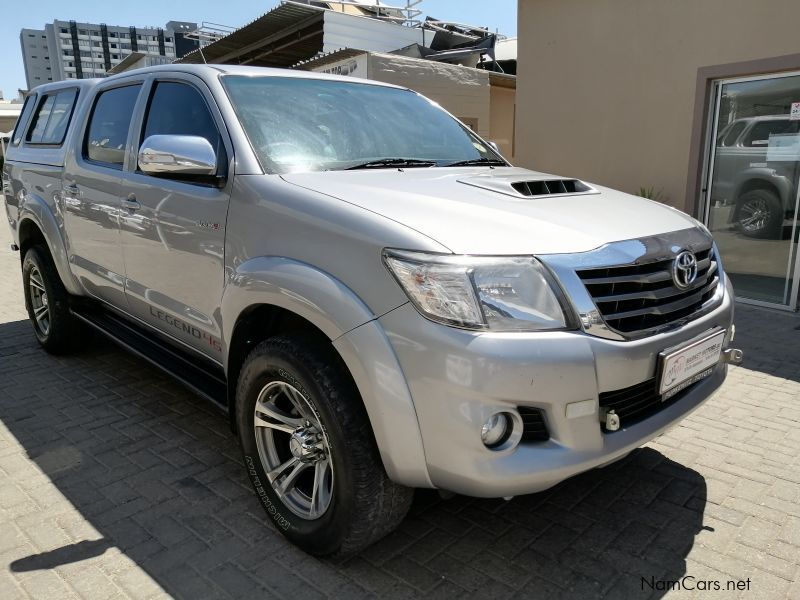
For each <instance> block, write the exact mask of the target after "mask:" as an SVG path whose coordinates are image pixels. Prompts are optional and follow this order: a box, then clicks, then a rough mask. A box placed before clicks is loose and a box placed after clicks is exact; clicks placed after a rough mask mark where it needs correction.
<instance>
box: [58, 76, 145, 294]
mask: <svg viewBox="0 0 800 600" xmlns="http://www.w3.org/2000/svg"><path fill="white" fill-rule="evenodd" d="M141 89H142V84H141V82H134V83H126V84H124V85H120V86H117V87H113V88H109V89H107V90H103V91H100V92H99V94H98V95H97V97H96V98H95V100H94V104H93V107H92V111H91V113H90V115H89V120H88V122H87V123H86V124H85V127H84V129H83V131H82V135H80V136H77V138H78V140H77V142H76V147H75V151H74V152H70V153H68V158H67V163H66V166H65V169H64V181H63V191H62V197H63V206H64V220H65V224H66V228H65V229H66V232H67V234H68V236H69V250H70V257H69V258H70V262H71V263H72V269H73V272H74V273H75V275H76V276H77V277H78V279H79V280H80V281H81V283H82V284H83V286H84V288H85V289H86V290H87V291H88V292H89V293H90V294H93V295H94V296H96V297H98V298H101V299H102V300H105V301H107V302H110V303H111V304H113V305H114V306H116V307H118V308H122V309H124V308H125V296H124V292H123V286H124V273H125V267H124V265H123V261H122V249H121V248H120V232H119V218H120V183H121V176H122V168H123V163H124V162H125V155H126V149H127V147H128V134H129V130H130V128H131V118H132V115H133V111H134V107H135V106H136V101H137V97H138V95H139V92H140V91H141Z"/></svg>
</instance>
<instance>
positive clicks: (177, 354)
mask: <svg viewBox="0 0 800 600" xmlns="http://www.w3.org/2000/svg"><path fill="white" fill-rule="evenodd" d="M72 314H73V315H75V317H77V318H78V319H80V320H81V321H83V322H84V323H86V324H87V325H89V326H90V327H92V328H94V329H96V330H97V331H99V332H100V333H102V334H103V335H105V336H107V337H109V338H111V340H112V341H114V342H116V343H117V344H119V345H120V346H122V347H123V348H125V349H126V350H129V351H130V352H133V353H134V354H136V355H138V356H140V357H141V358H143V359H145V360H146V361H148V362H149V363H151V364H152V365H154V366H156V367H158V368H159V369H161V370H162V371H164V372H165V373H167V374H168V375H171V376H172V377H173V378H175V379H177V380H178V381H179V382H180V383H182V384H183V385H185V386H186V387H188V388H189V389H190V390H192V391H193V392H195V393H197V394H199V395H201V396H203V397H204V398H206V399H207V400H211V402H212V403H213V404H214V405H215V406H217V407H218V408H221V409H223V410H227V407H228V402H227V385H226V383H225V373H224V372H223V370H222V367H220V366H219V365H217V364H214V363H213V362H211V361H207V360H203V359H202V358H201V357H197V356H193V355H191V354H190V353H189V352H183V351H181V350H180V349H178V348H176V347H174V346H172V345H171V344H168V343H166V342H161V341H160V340H159V339H158V336H157V335H154V333H153V332H150V331H147V330H145V329H144V328H142V327H139V326H137V325H135V324H134V323H132V322H131V321H129V320H127V319H125V318H123V317H121V316H118V315H117V314H115V313H113V312H111V311H110V310H106V309H104V308H102V307H99V306H74V307H72Z"/></svg>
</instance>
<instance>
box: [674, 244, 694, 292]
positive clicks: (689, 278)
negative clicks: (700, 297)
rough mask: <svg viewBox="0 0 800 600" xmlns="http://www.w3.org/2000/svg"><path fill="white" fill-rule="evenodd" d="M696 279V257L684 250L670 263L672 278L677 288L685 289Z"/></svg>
mask: <svg viewBox="0 0 800 600" xmlns="http://www.w3.org/2000/svg"><path fill="white" fill-rule="evenodd" d="M695 279H697V257H696V256H695V255H694V254H692V253H691V252H689V251H688V250H684V251H683V252H681V253H680V254H678V256H676V257H675V260H674V261H673V263H672V280H673V281H674V282H675V285H676V286H677V287H678V289H681V290H685V289H687V288H688V287H689V286H690V285H692V284H693V283H694V282H695Z"/></svg>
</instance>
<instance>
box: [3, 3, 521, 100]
mask: <svg viewBox="0 0 800 600" xmlns="http://www.w3.org/2000/svg"><path fill="white" fill-rule="evenodd" d="M386 3H387V4H391V5H395V6H399V5H402V4H404V0H388V1H387V2H386ZM277 4H278V2H277V1H276V0H266V1H264V2H253V1H252V0H249V1H248V0H222V1H220V0H192V2H175V3H173V2H165V1H164V0H137V1H136V2H109V1H108V0H78V1H74V2H63V0H35V1H33V2H21V3H15V4H14V6H15V8H14V9H13V10H4V11H3V16H2V35H0V90H2V91H3V92H4V96H5V98H6V99H11V98H13V97H15V96H16V94H17V89H18V88H25V71H24V69H23V66H22V53H21V52H20V45H19V31H20V29H22V28H24V27H30V28H35V29H43V28H44V25H45V23H52V22H53V21H54V20H56V19H61V20H65V21H68V20H75V21H83V22H88V23H106V24H108V25H122V26H129V25H135V26H139V27H147V26H154V27H163V26H164V24H165V23H166V22H167V21H192V22H196V23H201V22H203V21H208V22H212V23H221V24H223V25H229V26H231V27H241V26H242V25H244V24H246V23H248V22H250V21H252V20H253V19H255V18H256V17H258V16H260V15H262V14H263V13H265V12H267V11H268V10H271V9H272V8H274V7H275V6H277ZM179 6H180V8H179ZM23 7H24V8H23ZM417 8H418V9H421V10H422V11H423V14H424V15H426V16H432V17H435V18H437V19H442V20H447V21H458V22H460V23H468V24H470V25H477V26H481V27H486V28H488V29H490V30H491V31H495V30H499V32H500V33H502V34H505V35H508V36H515V35H516V31H517V0H494V1H492V2H483V1H480V2H479V1H477V0H422V2H421V3H420V4H419V5H418V6H417Z"/></svg>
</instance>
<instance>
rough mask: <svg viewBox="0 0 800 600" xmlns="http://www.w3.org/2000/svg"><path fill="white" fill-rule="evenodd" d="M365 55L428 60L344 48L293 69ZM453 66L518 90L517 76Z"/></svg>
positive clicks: (323, 64)
mask: <svg viewBox="0 0 800 600" xmlns="http://www.w3.org/2000/svg"><path fill="white" fill-rule="evenodd" d="M364 54H367V55H370V54H374V55H379V56H397V57H398V58H404V59H407V60H422V61H424V60H427V59H425V58H419V57H413V56H406V55H404V54H398V53H395V52H370V51H368V50H358V49H356V48H342V49H341V50H335V51H334V52H329V53H327V54H322V55H319V56H315V57H313V58H310V59H308V60H304V61H300V62H299V63H297V64H295V65H292V68H294V69H300V70H303V71H311V70H312V69H317V68H320V67H325V66H327V65H331V64H334V63H336V62H339V61H341V60H346V59H348V58H355V57H356V56H362V55H364ZM451 66H453V67H455V68H460V69H469V70H475V71H478V70H479V71H483V72H485V73H486V74H487V75H488V76H489V85H493V86H497V87H504V88H509V89H516V88H517V76H516V75H509V74H506V73H498V72H497V71H490V70H488V69H476V68H475V67H465V66H463V65H451Z"/></svg>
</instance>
